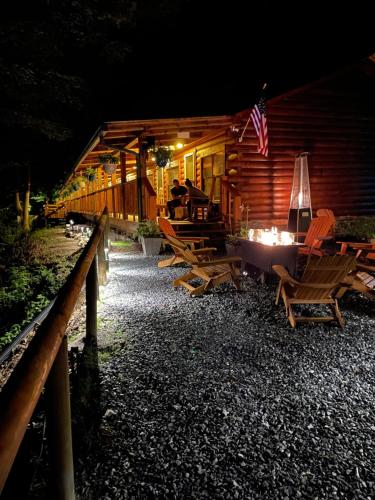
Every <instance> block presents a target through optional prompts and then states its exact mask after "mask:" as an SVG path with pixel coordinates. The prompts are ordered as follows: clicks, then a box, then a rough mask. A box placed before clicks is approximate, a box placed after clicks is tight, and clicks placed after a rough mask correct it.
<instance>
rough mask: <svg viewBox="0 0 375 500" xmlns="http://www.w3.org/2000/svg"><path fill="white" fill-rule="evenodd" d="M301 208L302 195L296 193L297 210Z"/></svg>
mask: <svg viewBox="0 0 375 500" xmlns="http://www.w3.org/2000/svg"><path fill="white" fill-rule="evenodd" d="M301 207H302V193H301V192H300V193H298V208H301Z"/></svg>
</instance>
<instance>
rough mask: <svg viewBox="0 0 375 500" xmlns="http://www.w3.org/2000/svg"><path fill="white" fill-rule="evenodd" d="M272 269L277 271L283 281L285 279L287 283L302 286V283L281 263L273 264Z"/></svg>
mask: <svg viewBox="0 0 375 500" xmlns="http://www.w3.org/2000/svg"><path fill="white" fill-rule="evenodd" d="M272 269H273V270H274V271H275V273H276V274H277V275H278V276H279V277H280V279H282V280H283V281H285V282H287V283H291V284H292V285H296V286H300V284H301V283H300V282H299V281H297V280H295V279H294V278H292V277H291V275H290V274H289V273H288V271H287V270H286V269H285V267H284V266H281V265H279V264H275V265H274V266H272Z"/></svg>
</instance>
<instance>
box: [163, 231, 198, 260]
mask: <svg viewBox="0 0 375 500" xmlns="http://www.w3.org/2000/svg"><path fill="white" fill-rule="evenodd" d="M165 237H166V239H167V240H168V243H169V244H170V245H171V247H172V248H173V250H174V252H175V254H176V255H179V256H180V257H182V258H183V259H184V261H185V262H187V263H188V264H197V263H198V262H199V260H198V258H197V256H196V255H194V254H193V252H192V251H191V250H190V248H189V247H188V246H187V245H185V243H182V241H181V240H178V239H177V238H174V237H173V236H170V235H169V234H166V235H165Z"/></svg>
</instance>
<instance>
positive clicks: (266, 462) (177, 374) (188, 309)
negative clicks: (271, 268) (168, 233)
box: [78, 254, 375, 499]
mask: <svg viewBox="0 0 375 500" xmlns="http://www.w3.org/2000/svg"><path fill="white" fill-rule="evenodd" d="M156 261H157V259H152V258H148V259H147V258H143V257H139V256H134V255H133V256H132V255H129V254H112V255H111V274H110V279H111V281H110V283H109V284H108V286H107V287H106V288H105V290H104V300H103V303H102V306H101V312H100V315H101V321H100V326H101V328H100V344H101V348H102V350H103V351H105V350H108V349H109V347H110V346H112V347H113V346H114V347H113V352H112V355H111V357H110V358H109V359H107V360H106V361H105V362H102V364H101V376H102V404H103V413H105V417H104V419H103V424H102V428H101V431H102V432H101V437H100V441H99V442H98V446H97V456H93V457H90V458H89V459H88V460H87V461H85V464H84V466H83V470H82V471H81V472H80V475H79V478H78V480H79V485H78V493H79V498H82V499H83V498H84V499H91V498H92V499H117V498H123V499H127V498H133V499H143V498H176V499H180V498H191V499H193V498H194V499H196V498H209V499H216V498H218V499H219V498H228V499H232V498H250V499H252V498H262V499H264V498H281V499H284V498H300V497H301V498H317V499H320V498H329V499H332V498H345V499H347V498H356V499H357V498H358V499H370V498H375V402H374V401H375V399H374V396H375V375H374V368H375V311H374V303H371V302H370V301H368V300H367V299H365V298H363V297H360V296H358V295H347V296H346V298H345V300H342V311H343V315H344V318H345V319H346V321H347V326H346V329H345V331H344V332H341V330H340V329H339V328H338V327H336V326H334V325H332V326H330V325H327V324H321V325H312V324H310V325H301V326H299V327H298V329H297V331H293V330H292V329H291V328H290V327H289V326H288V324H287V323H286V318H285V315H284V309H283V307H282V306H281V305H280V306H279V307H276V306H275V305H274V293H275V288H276V285H275V283H273V284H269V285H259V284H255V283H254V282H253V281H252V280H250V279H247V280H246V282H245V291H243V292H241V293H237V292H236V291H235V289H234V288H232V287H231V286H230V285H223V286H222V287H220V288H219V289H216V290H214V291H213V292H211V293H210V294H208V295H205V296H203V297H199V298H196V299H192V298H190V297H189V296H188V295H187V293H186V292H185V291H183V290H181V289H178V290H174V289H173V288H172V286H171V281H172V279H173V278H174V277H176V276H178V275H181V274H182V273H184V269H182V268H178V267H176V268H166V269H162V270H159V269H158V268H157V267H156Z"/></svg>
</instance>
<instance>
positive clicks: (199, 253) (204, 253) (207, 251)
mask: <svg viewBox="0 0 375 500" xmlns="http://www.w3.org/2000/svg"><path fill="white" fill-rule="evenodd" d="M159 227H160V229H161V231H162V232H163V233H164V236H167V235H169V236H172V237H174V238H176V239H177V240H178V241H180V242H181V243H182V244H183V245H185V244H187V245H188V246H189V248H190V250H191V252H192V253H193V254H194V255H195V256H196V258H197V259H198V260H199V261H202V260H211V258H212V254H213V252H216V250H217V249H216V248H215V247H206V248H202V247H203V244H204V242H205V241H206V240H208V239H209V238H207V237H205V236H197V237H183V238H178V237H177V236H176V233H175V231H174V229H173V227H172V224H171V223H170V222H169V221H168V220H167V219H163V218H159ZM170 233H173V234H170ZM165 242H166V243H168V244H170V243H169V241H167V240H165ZM196 244H199V245H200V247H201V248H198V249H195V245H196ZM171 246H172V245H171ZM172 250H173V252H174V255H173V256H172V257H168V259H164V260H160V261H159V262H158V267H160V268H162V267H169V266H175V265H176V264H181V263H182V262H185V259H184V258H183V257H181V255H180V254H179V253H178V252H177V251H176V249H175V247H173V246H172Z"/></svg>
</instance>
